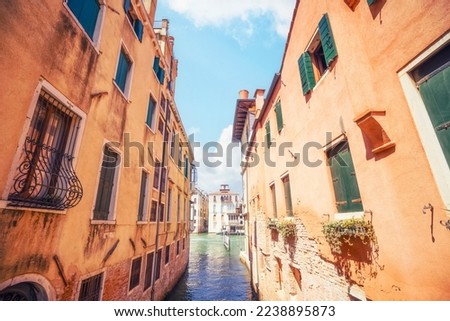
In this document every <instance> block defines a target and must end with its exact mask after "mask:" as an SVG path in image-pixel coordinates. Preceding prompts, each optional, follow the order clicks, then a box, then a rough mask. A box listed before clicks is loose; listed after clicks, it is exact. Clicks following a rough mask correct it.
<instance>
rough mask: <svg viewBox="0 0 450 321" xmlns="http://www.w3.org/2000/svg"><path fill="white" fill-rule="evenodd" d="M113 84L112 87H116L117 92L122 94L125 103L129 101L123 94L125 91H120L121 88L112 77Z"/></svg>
mask: <svg viewBox="0 0 450 321" xmlns="http://www.w3.org/2000/svg"><path fill="white" fill-rule="evenodd" d="M113 84H114V87H116V89H117V90H118V91H119V93H120V94H121V95H122V97H123V99H124V100H125V101H126V103H127V104H129V103H131V100H129V99H128V97H127V95H125V93H124V92H123V91H122V89H120V87H119V85H118V84H116V80H115V79H114V78H113Z"/></svg>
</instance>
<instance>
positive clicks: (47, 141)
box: [8, 88, 83, 210]
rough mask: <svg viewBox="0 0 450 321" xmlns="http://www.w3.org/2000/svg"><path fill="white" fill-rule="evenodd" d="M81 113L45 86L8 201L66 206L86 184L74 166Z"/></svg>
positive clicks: (16, 204) (38, 206) (79, 198)
mask: <svg viewBox="0 0 450 321" xmlns="http://www.w3.org/2000/svg"><path fill="white" fill-rule="evenodd" d="M80 122H81V117H80V116H79V115H77V114H75V113H74V112H73V109H71V108H69V107H68V106H66V105H65V104H63V103H62V102H60V101H59V100H58V99H56V98H55V97H54V96H53V95H51V94H50V93H49V92H48V91H47V90H46V89H44V88H42V89H41V91H40V94H39V98H38V99H37V103H36V108H35V109H34V113H33V116H32V119H31V123H30V127H29V128H28V131H27V134H26V138H25V142H24V145H23V147H22V154H21V156H20V161H19V166H18V167H17V170H16V174H15V176H14V180H13V184H12V187H11V190H10V193H9V195H8V200H9V205H12V206H21V207H32V208H48V209H57V210H64V209H67V208H71V207H74V206H75V205H77V204H78V203H79V202H80V200H81V197H82V196H83V188H82V186H81V182H80V180H79V179H78V177H77V175H76V173H75V170H74V168H73V159H74V151H75V144H76V142H77V139H78V131H79V128H80Z"/></svg>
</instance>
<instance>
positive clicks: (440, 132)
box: [414, 46, 450, 166]
mask: <svg viewBox="0 0 450 321" xmlns="http://www.w3.org/2000/svg"><path fill="white" fill-rule="evenodd" d="M414 76H416V79H417V78H418V77H417V76H419V77H420V79H417V84H418V88H419V92H420V94H421V96H422V99H423V102H424V104H425V107H426V109H427V112H428V115H429V116H430V119H431V123H432V124H433V127H434V131H435V133H436V136H437V138H438V140H439V143H440V145H441V148H442V151H443V152H444V155H445V158H446V160H447V164H448V165H449V166H450V46H447V48H445V49H444V50H442V51H441V52H440V53H438V54H437V55H435V56H434V57H432V58H431V59H429V60H428V61H427V62H425V63H424V64H422V65H421V66H420V67H419V68H417V70H415V72H414Z"/></svg>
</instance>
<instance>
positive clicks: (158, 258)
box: [155, 249, 162, 280]
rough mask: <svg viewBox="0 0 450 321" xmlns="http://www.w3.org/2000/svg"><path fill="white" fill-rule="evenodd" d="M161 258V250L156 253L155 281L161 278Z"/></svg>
mask: <svg viewBox="0 0 450 321" xmlns="http://www.w3.org/2000/svg"><path fill="white" fill-rule="evenodd" d="M161 256H162V249H159V250H158V252H157V253H156V267H155V280H159V277H160V276H161Z"/></svg>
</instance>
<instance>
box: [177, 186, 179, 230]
mask: <svg viewBox="0 0 450 321" xmlns="http://www.w3.org/2000/svg"><path fill="white" fill-rule="evenodd" d="M177 222H178V223H179V222H180V192H178V197H177Z"/></svg>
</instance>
